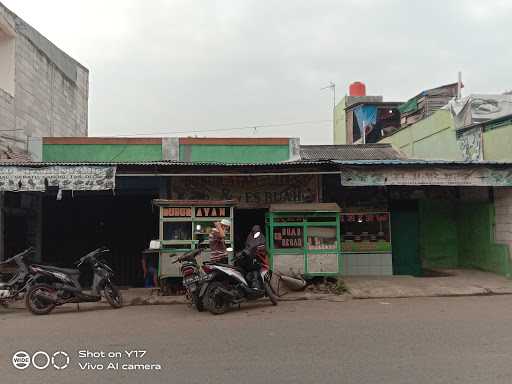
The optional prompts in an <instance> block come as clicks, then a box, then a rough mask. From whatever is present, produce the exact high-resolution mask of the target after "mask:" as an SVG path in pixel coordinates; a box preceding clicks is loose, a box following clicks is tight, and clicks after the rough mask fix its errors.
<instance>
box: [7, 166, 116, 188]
mask: <svg viewBox="0 0 512 384" xmlns="http://www.w3.org/2000/svg"><path fill="white" fill-rule="evenodd" d="M115 178H116V167H113V166H50V167H42V168H31V167H12V166H5V167H1V168H0V191H11V192H24V191H36V192H37V191H38V192H43V191H45V190H46V187H47V186H48V187H57V188H58V189H59V190H73V191H101V190H108V189H114V188H115Z"/></svg>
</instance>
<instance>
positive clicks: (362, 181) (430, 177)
mask: <svg viewBox="0 0 512 384" xmlns="http://www.w3.org/2000/svg"><path fill="white" fill-rule="evenodd" d="M341 185H345V186H378V185H453V186H465V185H466V186H493V187H510V186H512V170H510V169H508V170H505V169H490V168H469V169H460V168H459V169H449V168H441V167H431V168H421V169H389V168H388V169H381V170H375V169H374V170H365V169H348V170H344V171H343V173H342V174H341Z"/></svg>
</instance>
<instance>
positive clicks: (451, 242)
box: [419, 200, 459, 268]
mask: <svg viewBox="0 0 512 384" xmlns="http://www.w3.org/2000/svg"><path fill="white" fill-rule="evenodd" d="M455 212H456V208H455V204H454V203H453V202H450V201H446V200H421V201H420V202H419V214H420V218H419V221H420V225H419V226H420V247H419V248H420V258H421V260H422V264H423V267H424V268H457V266H458V257H459V252H458V246H457V242H458V237H457V225H456V224H457V222H456V216H455Z"/></svg>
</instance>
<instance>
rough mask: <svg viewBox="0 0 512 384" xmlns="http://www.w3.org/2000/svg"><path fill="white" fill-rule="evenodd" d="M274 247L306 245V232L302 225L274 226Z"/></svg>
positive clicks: (299, 246)
mask: <svg viewBox="0 0 512 384" xmlns="http://www.w3.org/2000/svg"><path fill="white" fill-rule="evenodd" d="M273 239H274V248H281V249H285V248H296V249H300V248H303V247H304V233H303V228H302V227H294V226H289V227H274V236H273Z"/></svg>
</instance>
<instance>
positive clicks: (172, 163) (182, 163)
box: [0, 160, 332, 168]
mask: <svg viewBox="0 0 512 384" xmlns="http://www.w3.org/2000/svg"><path fill="white" fill-rule="evenodd" d="M319 164H320V165H321V164H324V165H327V164H331V165H332V162H330V161H307V160H304V161H303V160H295V161H282V162H273V163H222V162H185V161H170V160H169V161H139V162H124V161H121V162H99V161H95V162H83V161H82V162H16V161H6V162H2V161H1V160H0V166H18V167H34V168H37V167H51V166H120V167H122V166H141V167H152V166H176V167H208V166H221V167H237V166H242V167H257V166H264V167H270V166H278V167H279V166H290V165H292V166H295V165H296V166H301V165H319Z"/></svg>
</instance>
